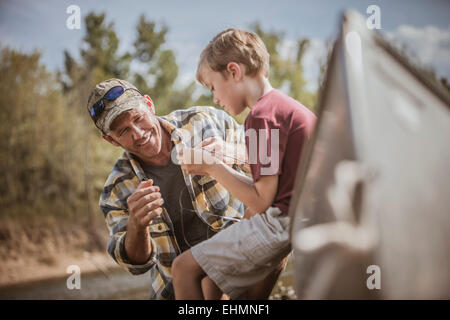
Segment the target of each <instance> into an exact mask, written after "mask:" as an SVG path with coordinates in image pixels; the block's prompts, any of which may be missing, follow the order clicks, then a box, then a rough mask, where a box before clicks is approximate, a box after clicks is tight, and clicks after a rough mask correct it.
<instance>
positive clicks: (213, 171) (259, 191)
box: [178, 149, 278, 213]
mask: <svg viewBox="0 0 450 320" xmlns="http://www.w3.org/2000/svg"><path fill="white" fill-rule="evenodd" d="M195 154H197V155H196V156H195ZM195 159H200V161H198V163H195V162H196V161H195ZM178 160H179V161H180V164H181V168H182V169H183V170H185V171H186V173H188V174H207V175H209V176H212V177H213V178H214V179H216V180H217V181H218V182H219V183H220V184H221V185H222V186H223V187H224V188H225V189H227V191H228V192H230V193H231V194H232V195H233V196H235V197H236V198H238V199H239V200H240V201H242V202H243V203H244V204H245V205H246V206H248V207H250V208H252V209H253V210H255V211H256V212H258V213H261V212H265V211H266V210H267V209H268V208H269V207H270V205H271V204H272V203H273V201H274V199H275V195H276V192H277V188H278V175H272V176H261V177H260V178H259V180H258V181H257V182H256V183H253V180H252V178H250V177H247V176H246V175H244V174H241V173H239V172H237V171H235V170H233V169H232V168H231V167H229V166H228V165H226V164H225V163H223V162H222V161H220V160H218V159H217V158H215V157H214V156H212V155H211V154H210V153H209V152H205V151H203V150H201V149H183V150H182V151H181V152H180V154H179V155H178Z"/></svg>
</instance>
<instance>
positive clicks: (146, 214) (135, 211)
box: [127, 179, 164, 231]
mask: <svg viewBox="0 0 450 320" xmlns="http://www.w3.org/2000/svg"><path fill="white" fill-rule="evenodd" d="M127 203H128V212H129V214H130V218H129V224H130V225H131V226H132V227H135V228H136V229H137V230H138V231H139V230H144V229H145V228H146V227H148V226H149V225H150V223H151V221H152V220H153V219H154V218H156V217H158V216H159V215H161V213H162V208H161V206H162V205H163V203H164V199H163V198H161V193H159V187H158V186H154V185H153V180H151V179H150V180H147V181H143V182H141V183H140V184H139V186H138V188H137V189H136V190H135V191H134V192H133V194H132V195H131V196H130V197H128V199H127Z"/></svg>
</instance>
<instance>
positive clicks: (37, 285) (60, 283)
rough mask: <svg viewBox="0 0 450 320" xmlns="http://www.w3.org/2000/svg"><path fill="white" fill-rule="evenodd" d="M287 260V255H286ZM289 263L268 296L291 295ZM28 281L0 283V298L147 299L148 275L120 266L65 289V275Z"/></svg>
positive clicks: (90, 275) (85, 275)
mask: <svg viewBox="0 0 450 320" xmlns="http://www.w3.org/2000/svg"><path fill="white" fill-rule="evenodd" d="M289 260H290V259H289ZM291 268H292V265H291V263H289V262H288V265H287V267H286V270H285V271H284V272H283V273H282V274H281V275H280V277H279V280H278V282H277V285H276V286H275V288H274V290H273V291H272V295H271V297H270V299H276V300H277V299H292V298H295V295H294V296H293V295H292V294H288V293H290V290H291V291H293V289H292V282H293V281H292V280H293V279H292V270H291ZM68 277H69V275H67V276H66V277H61V278H54V279H47V280H40V281H32V282H27V283H23V284H16V285H10V286H4V287H0V300H5V299H10V300H16V299H20V300H30V299H32V300H54V299H56V300H80V299H83V300H96V299H104V300H125V299H127V300H128V299H134V300H147V299H149V288H150V278H149V276H148V274H143V275H139V276H134V275H131V274H129V273H128V272H127V271H125V270H123V269H118V268H114V269H109V270H106V271H105V272H92V273H88V274H81V288H80V289H73V290H69V289H68V288H67V284H66V282H67V278H68Z"/></svg>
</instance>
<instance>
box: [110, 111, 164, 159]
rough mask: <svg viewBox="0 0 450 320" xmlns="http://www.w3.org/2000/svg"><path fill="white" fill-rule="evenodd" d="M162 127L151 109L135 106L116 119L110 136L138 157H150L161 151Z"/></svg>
mask: <svg viewBox="0 0 450 320" xmlns="http://www.w3.org/2000/svg"><path fill="white" fill-rule="evenodd" d="M162 134H163V133H162V128H161V125H160V123H159V121H158V119H157V118H156V116H155V115H154V114H152V113H151V112H150V109H144V108H135V109H132V110H130V111H126V112H123V113H122V114H120V115H118V116H117V118H116V119H114V121H113V123H112V124H111V127H110V134H109V135H110V137H111V138H112V139H114V141H115V142H116V143H117V144H118V145H120V146H121V147H122V148H124V149H125V150H127V151H128V152H130V153H132V154H134V155H136V156H137V157H138V158H142V159H148V158H151V157H153V156H156V155H158V154H159V152H160V151H161V146H162Z"/></svg>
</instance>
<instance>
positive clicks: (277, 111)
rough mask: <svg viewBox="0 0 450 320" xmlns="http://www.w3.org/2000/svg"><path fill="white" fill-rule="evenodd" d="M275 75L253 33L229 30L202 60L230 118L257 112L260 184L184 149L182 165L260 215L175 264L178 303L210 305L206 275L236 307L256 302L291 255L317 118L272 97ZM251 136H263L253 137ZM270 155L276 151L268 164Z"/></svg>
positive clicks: (202, 70) (252, 154) (254, 165)
mask: <svg viewBox="0 0 450 320" xmlns="http://www.w3.org/2000/svg"><path fill="white" fill-rule="evenodd" d="M268 75H269V54H268V52H267V49H266V47H265V45H264V43H263V42H262V40H261V39H260V38H259V37H258V36H257V35H256V34H254V33H251V32H246V31H243V30H236V29H228V30H225V31H223V32H221V33H219V34H218V35H217V36H216V37H215V38H214V39H213V40H212V41H211V42H210V43H209V44H208V45H207V47H206V48H205V49H204V50H203V52H202V54H201V56H200V61H199V65H198V70H197V80H198V81H199V82H201V83H202V84H204V85H205V86H207V87H208V88H209V89H210V90H211V91H212V93H213V95H214V102H215V103H216V104H220V105H221V106H222V107H223V108H224V109H225V110H226V111H227V112H229V113H230V114H231V115H237V114H239V113H241V112H242V111H244V110H245V108H246V107H248V108H250V113H249V115H248V116H247V118H246V120H245V130H246V147H247V153H248V158H249V162H250V169H251V172H252V176H253V179H251V178H249V177H247V176H245V175H243V174H240V173H236V172H233V171H232V170H231V168H230V167H229V166H227V165H226V164H225V163H223V162H222V161H221V160H219V159H217V158H215V157H213V156H212V154H211V153H209V152H205V151H204V150H203V149H198V148H195V149H185V150H183V151H182V152H180V154H179V160H180V161H181V165H182V168H183V169H184V170H186V171H187V173H203V174H207V175H209V176H211V177H213V178H214V179H216V180H217V181H218V182H219V183H220V184H221V185H222V186H223V187H225V189H227V190H228V191H229V192H230V193H231V194H233V195H234V196H235V197H237V198H238V199H239V200H241V201H242V202H243V203H244V204H245V205H246V206H248V207H249V208H250V209H252V210H253V211H255V212H257V213H259V214H256V215H254V216H253V217H252V218H251V219H248V220H242V221H240V222H239V223H236V224H234V225H232V226H231V227H229V228H227V229H225V230H224V231H222V232H221V233H219V234H217V235H215V236H214V237H212V238H210V239H209V240H207V241H204V242H202V243H200V244H198V245H196V246H194V247H192V248H191V249H190V250H188V251H186V252H185V253H183V254H182V255H180V256H179V257H177V258H176V259H175V261H174V264H173V266H172V268H173V269H172V274H173V284H174V289H175V298H176V299H203V295H202V292H201V286H200V282H201V279H202V278H203V277H204V276H205V275H207V276H209V277H210V278H211V279H212V281H213V282H214V283H215V284H216V285H217V286H218V287H219V289H220V290H221V291H222V292H224V293H226V294H227V295H228V296H229V297H230V298H231V299H238V298H240V299H242V298H250V297H252V295H251V294H250V295H249V289H251V288H252V287H253V288H255V286H256V287H257V286H258V284H261V283H262V282H263V281H264V279H267V277H268V276H269V275H270V274H271V273H273V271H274V270H275V269H276V268H277V266H278V265H279V264H280V261H282V259H283V258H284V257H285V256H286V255H287V254H288V253H289V251H290V241H289V216H288V212H289V202H290V199H291V195H292V191H293V188H294V179H295V176H296V171H297V165H298V162H299V159H300V154H301V150H302V147H303V146H304V145H305V144H306V143H307V141H308V139H309V138H310V137H311V134H312V131H313V127H314V123H315V120H316V117H315V115H314V114H313V113H312V112H311V111H310V110H308V109H307V108H306V107H304V106H303V105H301V104H300V103H299V102H298V101H296V100H294V99H292V98H290V97H288V96H286V95H285V94H283V93H282V92H280V91H278V90H276V89H273V88H272V86H271V85H270V83H269V80H268ZM252 130H253V131H255V130H256V134H247V133H249V132H250V131H252ZM277 142H278V144H277ZM255 144H256V148H253V147H254V146H255ZM265 150H271V151H270V152H269V155H268V157H265ZM195 153H200V154H201V155H200V156H201V158H202V159H203V162H202V163H200V164H191V163H192V161H191V159H198V156H195V157H194V154H195ZM273 282H274V281H273ZM272 286H273V284H272ZM256 291H257V290H256ZM253 292H255V290H253Z"/></svg>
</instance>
